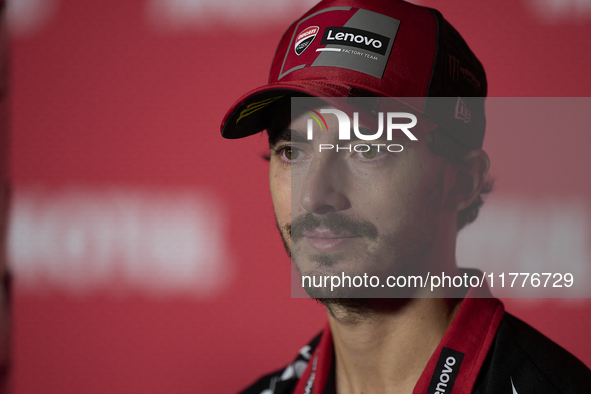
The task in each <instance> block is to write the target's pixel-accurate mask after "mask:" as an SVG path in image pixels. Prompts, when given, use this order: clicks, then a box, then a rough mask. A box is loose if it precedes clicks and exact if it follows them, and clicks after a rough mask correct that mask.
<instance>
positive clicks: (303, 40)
mask: <svg viewBox="0 0 591 394" xmlns="http://www.w3.org/2000/svg"><path fill="white" fill-rule="evenodd" d="M319 31H320V28H319V27H318V26H310V27H306V28H305V29H304V30H302V32H301V33H300V34H298V36H297V37H296V42H295V46H294V50H295V53H296V55H298V56H300V55H301V54H302V53H303V52H304V51H305V50H306V48H308V47H309V46H310V44H311V43H312V41H314V39H315V38H316V35H317V34H318V32H319Z"/></svg>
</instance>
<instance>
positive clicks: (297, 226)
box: [285, 212, 379, 242]
mask: <svg viewBox="0 0 591 394" xmlns="http://www.w3.org/2000/svg"><path fill="white" fill-rule="evenodd" d="M285 228H286V230H287V233H288V234H289V235H290V237H291V240H292V242H296V241H298V240H299V239H301V238H303V237H304V234H305V233H309V232H312V231H314V230H316V229H319V228H322V229H327V230H329V231H330V232H332V233H334V234H335V235H344V236H357V237H364V238H368V239H369V240H371V241H376V240H377V239H378V236H379V233H378V229H377V228H376V226H374V225H373V223H371V222H368V221H366V220H360V219H355V218H352V217H349V216H346V215H343V214H339V213H327V214H324V215H316V214H313V213H311V212H308V213H305V214H303V215H300V216H298V217H297V218H295V219H294V220H292V222H291V223H289V224H288V225H286V226H285Z"/></svg>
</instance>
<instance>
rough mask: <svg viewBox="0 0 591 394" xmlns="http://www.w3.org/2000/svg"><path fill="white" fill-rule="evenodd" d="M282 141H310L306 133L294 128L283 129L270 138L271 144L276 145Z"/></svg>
mask: <svg viewBox="0 0 591 394" xmlns="http://www.w3.org/2000/svg"><path fill="white" fill-rule="evenodd" d="M281 141H289V142H309V141H308V138H307V135H306V133H304V132H302V131H298V130H293V129H283V130H281V131H280V132H278V133H276V134H274V135H273V137H272V138H270V142H271V145H275V144H276V143H278V142H281Z"/></svg>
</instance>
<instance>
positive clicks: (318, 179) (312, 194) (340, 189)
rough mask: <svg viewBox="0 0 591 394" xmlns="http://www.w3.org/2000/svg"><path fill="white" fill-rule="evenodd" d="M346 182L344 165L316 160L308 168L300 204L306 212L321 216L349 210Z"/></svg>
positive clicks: (334, 161) (336, 161)
mask: <svg viewBox="0 0 591 394" xmlns="http://www.w3.org/2000/svg"><path fill="white" fill-rule="evenodd" d="M346 182H347V176H346V169H345V168H344V167H343V165H342V163H339V162H338V160H331V159H328V160H323V159H319V158H316V159H315V160H312V163H310V167H309V168H308V172H307V174H306V178H305V182H304V185H303V187H302V192H301V196H300V202H301V204H302V206H303V207H304V209H305V210H307V211H308V212H312V213H316V214H319V215H323V214H327V213H330V212H337V211H342V210H345V209H348V208H349V207H350V206H351V203H350V202H349V199H348V198H347V193H346V191H345V189H346Z"/></svg>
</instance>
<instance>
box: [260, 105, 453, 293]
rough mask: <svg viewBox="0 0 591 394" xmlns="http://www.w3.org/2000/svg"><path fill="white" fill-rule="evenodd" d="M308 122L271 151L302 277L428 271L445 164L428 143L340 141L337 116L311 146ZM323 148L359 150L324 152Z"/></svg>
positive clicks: (278, 207) (274, 182)
mask: <svg viewBox="0 0 591 394" xmlns="http://www.w3.org/2000/svg"><path fill="white" fill-rule="evenodd" d="M324 108H327V107H324ZM308 119H310V116H309V115H306V114H302V115H299V116H297V117H295V118H294V119H293V120H292V121H291V124H290V125H287V124H286V122H284V125H285V126H286V127H288V128H289V129H290V130H291V132H290V133H282V135H283V138H280V139H279V141H277V142H276V143H275V144H274V145H273V146H272V153H271V165H270V187H271V194H272V198H273V204H274V208H275V214H276V217H277V224H278V227H279V230H280V232H281V236H282V237H283V240H284V243H285V245H286V248H287V250H288V253H290V254H291V256H292V259H293V261H294V262H295V264H296V266H297V268H298V270H299V272H300V273H301V274H302V275H310V276H311V275H338V276H341V275H342V273H343V272H344V273H345V274H346V275H350V276H352V275H363V274H364V273H367V274H368V275H377V276H380V277H385V276H387V275H393V274H395V273H400V272H403V271H410V272H420V271H422V270H424V269H425V268H426V267H425V266H424V264H425V261H424V260H425V256H426V255H427V254H428V253H429V252H430V251H431V249H432V248H433V243H434V242H435V239H436V237H437V234H438V224H439V213H440V209H441V202H442V195H443V191H444V174H445V166H446V164H445V161H444V160H443V159H442V158H440V157H437V156H435V155H434V154H433V153H431V151H430V150H429V148H428V147H427V144H426V141H425V139H424V138H421V136H418V138H419V141H411V140H410V139H408V138H406V137H404V136H402V137H399V138H395V139H394V140H392V141H386V140H377V141H358V140H351V141H338V140H337V138H338V133H337V130H338V121H337V119H336V117H335V116H332V115H326V116H325V119H326V122H327V125H328V130H324V131H321V130H320V127H317V128H314V139H313V140H312V141H308V140H307V138H306V132H307V122H308ZM315 126H316V125H315ZM281 129H283V127H281ZM276 131H277V130H276ZM384 134H385V133H384ZM362 143H363V144H385V145H386V146H387V145H390V144H400V145H402V146H403V151H402V152H397V153H394V152H388V151H387V150H386V149H385V147H381V148H380V151H379V152H377V149H376V148H375V147H372V149H371V150H370V151H368V152H355V149H354V147H355V145H357V144H362ZM320 144H332V145H334V146H337V145H339V146H340V147H343V146H347V147H348V146H349V145H351V146H352V147H353V149H351V152H350V151H349V150H348V148H347V149H341V150H339V152H336V150H335V149H330V150H322V152H319V148H320ZM358 150H359V151H363V150H366V148H359V149H358ZM392 150H396V149H394V148H392ZM382 283H383V282H382ZM310 295H312V296H313V297H326V296H329V297H335V296H338V297H342V296H344V295H343V294H334V293H331V294H330V295H327V294H318V293H315V294H310ZM345 296H346V295H345Z"/></svg>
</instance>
